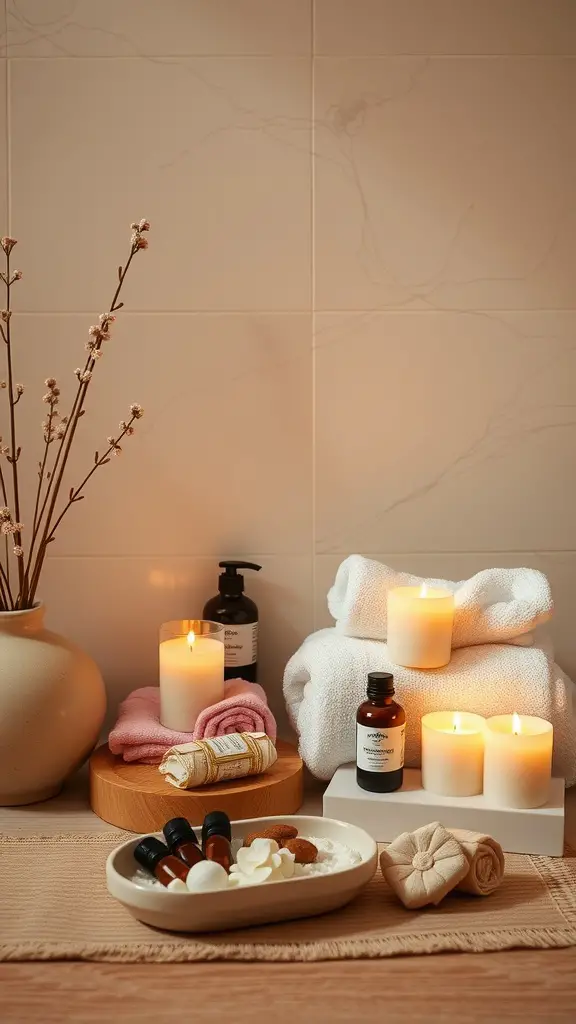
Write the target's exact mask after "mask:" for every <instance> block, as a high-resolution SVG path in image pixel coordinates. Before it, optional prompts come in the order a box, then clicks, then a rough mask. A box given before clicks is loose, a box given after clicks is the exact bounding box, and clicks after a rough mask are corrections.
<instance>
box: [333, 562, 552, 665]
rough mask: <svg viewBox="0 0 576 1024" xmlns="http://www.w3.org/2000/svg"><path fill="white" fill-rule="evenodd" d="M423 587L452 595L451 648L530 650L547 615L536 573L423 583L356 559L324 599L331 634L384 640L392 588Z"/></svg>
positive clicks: (546, 598) (497, 572) (541, 578)
mask: <svg viewBox="0 0 576 1024" xmlns="http://www.w3.org/2000/svg"><path fill="white" fill-rule="evenodd" d="M422 583H429V584H430V585H431V586H433V587H442V588H444V589H446V590H450V591H452V593H453V594H454V605H455V607H454V631H453V634H452V647H469V646H470V645H472V644H489V643H517V644H526V645H528V646H529V645H530V644H531V643H532V639H531V636H530V634H531V633H532V632H533V631H534V629H536V627H537V626H539V625H541V624H542V623H543V622H546V621H547V620H548V619H549V618H550V617H551V615H552V611H553V607H554V605H553V601H552V594H551V593H550V585H549V583H548V580H547V579H546V576H545V575H544V573H541V572H539V571H538V570H537V569H484V570H483V571H482V572H478V573H476V575H475V576H472V577H471V578H470V579H469V580H463V581H461V582H460V583H454V582H453V581H452V580H436V579H426V580H425V579H423V577H421V576H412V575H411V574H410V573H407V572H396V570H395V569H391V568H390V566H388V565H384V564H383V563H381V562H375V561H374V560H373V559H371V558H364V557H363V556H362V555H350V556H349V557H348V558H346V559H345V560H344V561H343V562H342V564H341V565H340V568H339V569H338V572H337V573H336V579H335V581H334V586H333V587H332V588H331V590H330V591H329V593H328V608H329V610H330V614H331V615H332V617H333V618H334V619H335V620H336V629H337V630H338V632H339V633H342V634H344V635H345V636H357V637H365V638H369V639H372V640H385V639H386V636H387V613H386V605H387V599H388V591H389V590H391V589H392V587H414V586H420V585H421V584H422Z"/></svg>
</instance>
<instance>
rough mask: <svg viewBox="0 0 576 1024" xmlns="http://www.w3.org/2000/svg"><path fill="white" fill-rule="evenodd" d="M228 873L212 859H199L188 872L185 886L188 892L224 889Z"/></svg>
mask: <svg viewBox="0 0 576 1024" xmlns="http://www.w3.org/2000/svg"><path fill="white" fill-rule="evenodd" d="M227 886H228V873H227V872H226V870H225V869H224V868H223V867H222V865H221V864H217V863H216V861H214V860H201V861H199V862H198V863H197V864H194V865H193V866H192V867H191V868H190V871H189V872H188V877H187V879H186V887H187V889H188V891H189V892H214V891H215V890H218V889H226V888H227Z"/></svg>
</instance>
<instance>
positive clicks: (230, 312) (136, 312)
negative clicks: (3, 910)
mask: <svg viewBox="0 0 576 1024" xmlns="http://www.w3.org/2000/svg"><path fill="white" fill-rule="evenodd" d="M312 241H313V242H314V238H313V239H312ZM314 284H315V282H314V280H313V290H314ZM17 312H18V316H94V315H95V310H94V309H19V310H18V311H17ZM313 312H314V314H315V315H317V316H346V317H355V316H365V315H366V314H367V313H370V314H374V315H378V316H398V315H400V314H402V315H406V316H447V315H454V316H484V315H486V314H491V313H501V314H507V313H521V314H525V315H533V314H537V313H575V312H576V306H533V307H528V306H524V307H518V306H514V307H511V306H505V307H500V308H498V307H494V306H487V307H480V306H478V307H470V309H461V308H459V309H455V308H452V307H450V306H446V307H445V308H444V309H402V308H401V307H399V306H398V307H394V306H389V307H387V308H376V309H374V308H372V309H371V308H368V309H316V308H314V309H313ZM134 316H262V317H263V316H271V317H273V316H310V307H308V308H307V309H304V308H302V309H126V310H125V311H124V312H123V314H122V318H123V319H124V318H127V317H134Z"/></svg>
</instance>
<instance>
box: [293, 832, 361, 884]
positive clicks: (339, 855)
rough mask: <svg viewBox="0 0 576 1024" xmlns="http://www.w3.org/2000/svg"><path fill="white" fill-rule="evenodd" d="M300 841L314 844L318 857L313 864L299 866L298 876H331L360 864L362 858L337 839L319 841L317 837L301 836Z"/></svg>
mask: <svg viewBox="0 0 576 1024" xmlns="http://www.w3.org/2000/svg"><path fill="white" fill-rule="evenodd" d="M298 838H299V839H307V840H308V842H309V843H313V844H314V846H315V847H316V849H317V850H318V856H317V858H316V860H315V861H314V863H313V864H297V865H296V868H297V869H300V870H297V872H296V873H297V874H298V875H331V874H333V873H334V872H335V871H345V870H346V868H353V867H354V866H355V865H356V864H359V863H360V861H361V860H362V857H361V856H360V854H359V853H358V851H357V850H353V849H352V848H351V847H350V846H346V845H345V844H344V843H339V842H337V841H336V840H335V839H319V838H318V837H316V836H299V837H298Z"/></svg>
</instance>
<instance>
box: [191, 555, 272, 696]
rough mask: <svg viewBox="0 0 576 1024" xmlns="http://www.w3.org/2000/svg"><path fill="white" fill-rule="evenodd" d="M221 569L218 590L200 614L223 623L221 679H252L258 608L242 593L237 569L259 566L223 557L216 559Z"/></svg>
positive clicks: (253, 675) (255, 658)
mask: <svg viewBox="0 0 576 1024" xmlns="http://www.w3.org/2000/svg"><path fill="white" fill-rule="evenodd" d="M218 564H219V566H220V568H221V569H224V572H222V573H220V576H219V577H218V593H217V595H216V597H211V598H210V600H209V601H207V602H206V604H205V605H204V612H203V616H204V618H205V619H210V621H211V622H221V623H223V625H224V679H238V678H240V679H246V680H247V681H248V682H249V683H255V682H256V677H257V675H258V608H257V606H256V605H255V604H254V601H251V600H250V598H249V597H246V594H245V593H244V577H243V576H241V575H240V573H239V572H238V569H254V570H255V571H256V572H258V571H259V570H260V569H261V568H262V566H261V565H256V563H255V562H238V561H236V559H227V560H225V561H223V562H219V563H218Z"/></svg>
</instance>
